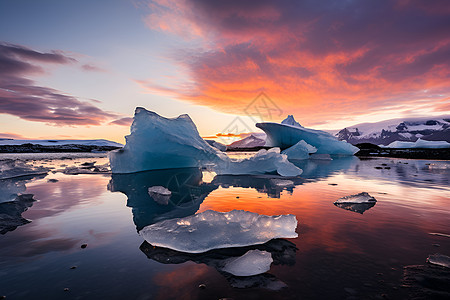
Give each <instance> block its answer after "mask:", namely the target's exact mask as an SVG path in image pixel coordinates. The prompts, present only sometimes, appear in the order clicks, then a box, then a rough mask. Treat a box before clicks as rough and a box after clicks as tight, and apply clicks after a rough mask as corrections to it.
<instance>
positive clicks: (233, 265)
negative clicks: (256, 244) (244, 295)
mask: <svg viewBox="0 0 450 300" xmlns="http://www.w3.org/2000/svg"><path fill="white" fill-rule="evenodd" d="M272 262H273V259H272V255H271V254H270V252H267V251H261V250H257V249H256V250H249V251H248V252H247V253H245V254H244V255H242V256H239V257H233V258H229V259H227V260H225V261H224V266H223V267H222V268H221V269H222V271H225V272H227V273H230V274H233V275H235V276H253V275H258V274H261V273H265V272H267V271H269V270H270V265H271V264H272Z"/></svg>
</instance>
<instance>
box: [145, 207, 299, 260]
mask: <svg viewBox="0 0 450 300" xmlns="http://www.w3.org/2000/svg"><path fill="white" fill-rule="evenodd" d="M296 228H297V219H296V218H295V216H294V215H280V216H265V215H259V214H257V213H253V212H248V211H243V210H233V211H230V212H217V211H212V210H207V211H205V212H202V213H199V214H196V215H193V216H189V217H185V218H179V219H170V220H164V221H162V222H159V223H156V224H153V225H149V226H147V227H145V228H143V229H142V230H141V231H140V235H141V236H142V237H143V238H144V239H145V240H146V241H147V242H148V243H149V244H151V245H153V246H158V247H164V248H170V249H173V250H177V251H182V252H189V253H201V252H206V251H209V250H212V249H218V248H230V247H243V246H249V245H255V244H263V243H265V242H267V241H270V240H271V239H276V238H296V237H297V233H296V232H295V229H296Z"/></svg>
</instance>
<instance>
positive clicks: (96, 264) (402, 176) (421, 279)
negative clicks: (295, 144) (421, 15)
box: [0, 157, 450, 299]
mask: <svg viewBox="0 0 450 300" xmlns="http://www.w3.org/2000/svg"><path fill="white" fill-rule="evenodd" d="M27 158H28V159H30V158H29V157H27ZM92 161H96V163H97V164H104V163H107V158H105V157H91V158H76V157H75V158H73V159H70V160H67V159H62V158H55V157H53V158H50V159H49V158H46V157H41V158H40V160H36V161H34V164H38V165H39V164H43V165H44V166H50V167H55V168H56V169H58V168H60V166H61V165H62V166H64V165H65V164H74V165H77V164H81V163H82V162H92ZM297 164H298V165H299V167H301V168H302V169H303V170H304V173H303V174H302V175H301V177H299V178H296V179H289V180H288V181H286V180H284V179H283V178H281V180H280V177H277V176H270V175H265V176H215V174H214V173H211V172H207V171H201V170H199V169H174V170H163V171H148V172H140V173H136V174H127V175H111V174H81V175H66V174H63V173H60V172H50V173H49V174H48V175H46V176H45V175H40V176H37V177H26V178H16V179H14V180H0V185H1V186H0V191H1V192H2V193H3V194H4V195H6V194H8V193H10V194H11V193H13V194H14V193H18V194H21V193H22V194H33V195H34V196H33V198H34V199H36V201H34V202H31V203H30V204H29V205H28V207H26V208H25V207H24V208H22V210H24V209H26V210H25V211H23V213H22V217H23V218H25V219H27V220H29V221H31V222H29V223H27V224H24V225H22V226H18V227H17V228H15V229H14V228H9V229H4V230H3V231H2V232H1V235H0V296H6V299H221V298H232V299H410V298H414V297H418V298H420V297H425V298H424V299H426V298H442V299H445V298H446V297H448V295H449V293H450V291H449V286H448V283H449V273H448V270H447V269H445V268H443V267H434V266H431V265H429V264H427V262H426V260H427V257H428V256H429V255H430V254H435V253H441V254H444V255H447V256H450V237H449V236H445V235H448V234H450V162H449V161H428V160H406V159H390V158H379V159H378V158H377V159H359V158H356V157H350V158H340V159H334V160H332V161H323V160H308V161H303V162H298V163H297ZM151 186H164V187H167V188H168V189H169V190H171V191H172V197H171V198H170V201H169V203H168V204H167V205H162V204H158V203H157V202H155V201H154V200H153V199H152V198H151V197H150V196H149V194H148V192H147V189H148V187H151ZM360 192H367V193H369V194H370V195H371V196H373V197H375V198H376V199H377V202H376V204H375V205H353V206H340V207H339V206H336V205H334V202H335V201H336V200H337V199H339V198H341V197H343V196H347V195H353V194H357V193H360ZM5 205H6V204H5V203H1V204H0V213H5V211H7V212H8V209H10V208H8V207H6V206H5ZM233 209H239V210H246V211H251V212H256V213H259V214H265V215H280V214H294V215H295V216H296V218H297V220H298V226H297V233H298V238H295V239H278V240H273V241H271V242H269V243H266V244H264V245H259V246H253V247H244V248H233V249H221V250H214V251H211V252H208V253H206V254H187V253H182V252H177V251H173V250H169V249H164V248H157V247H153V246H151V245H149V244H148V243H147V242H145V241H144V239H143V238H142V237H141V236H140V235H139V234H138V231H139V230H140V229H142V228H143V227H145V226H147V225H150V224H154V223H155V222H158V221H161V220H165V219H170V218H178V217H185V216H189V215H192V214H194V213H199V212H203V211H205V210H215V211H220V212H225V211H230V210H233ZM20 212H22V211H20ZM20 212H19V215H20ZM9 213H11V212H10V211H9ZM83 244H87V246H86V247H85V248H82V247H81V245H83ZM249 249H260V250H265V251H268V252H270V253H271V255H272V258H273V263H272V265H271V267H270V270H269V271H268V272H266V273H264V274H260V275H256V276H251V277H237V276H232V275H230V274H227V273H225V272H222V271H220V270H218V269H217V268H215V266H216V265H217V262H218V261H220V260H224V259H227V258H230V257H236V256H240V255H243V254H244V253H245V252H246V251H248V250H249Z"/></svg>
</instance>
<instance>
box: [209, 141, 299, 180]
mask: <svg viewBox="0 0 450 300" xmlns="http://www.w3.org/2000/svg"><path fill="white" fill-rule="evenodd" d="M275 171H276V172H277V173H278V174H279V175H281V176H291V177H294V176H298V175H300V174H301V173H302V170H301V169H300V168H298V167H296V166H295V165H294V164H292V163H291V162H289V161H288V159H287V156H286V155H285V154H280V148H272V149H269V150H265V149H261V150H259V151H258V152H257V153H256V154H255V155H254V156H252V157H250V158H244V159H237V160H236V159H235V160H233V159H223V160H222V161H220V162H219V163H218V165H217V167H216V170H215V172H216V173H217V174H218V175H242V174H265V173H271V172H275Z"/></svg>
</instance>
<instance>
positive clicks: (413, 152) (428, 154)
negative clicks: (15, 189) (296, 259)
mask: <svg viewBox="0 0 450 300" xmlns="http://www.w3.org/2000/svg"><path fill="white" fill-rule="evenodd" d="M270 148H272V147H264V146H262V147H253V148H240V149H227V152H256V151H259V150H261V149H267V150H268V149H270ZM116 149H120V147H114V146H94V145H76V144H69V145H58V146H42V145H35V144H23V145H0V153H68V152H78V153H92V152H94V153H95V152H108V151H112V150H116ZM355 156H358V157H392V158H407V159H436V160H450V148H443V149H429V148H409V149H398V148H375V147H373V148H369V149H367V148H363V147H362V149H360V150H359V151H358V152H357V153H356V154H355Z"/></svg>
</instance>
